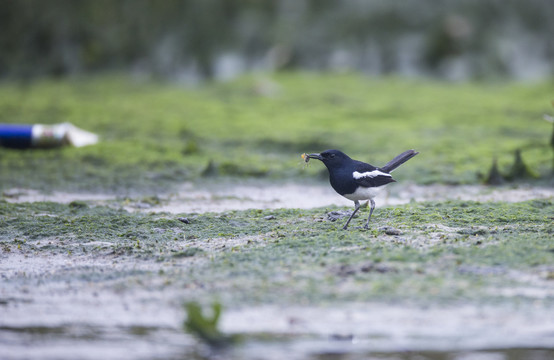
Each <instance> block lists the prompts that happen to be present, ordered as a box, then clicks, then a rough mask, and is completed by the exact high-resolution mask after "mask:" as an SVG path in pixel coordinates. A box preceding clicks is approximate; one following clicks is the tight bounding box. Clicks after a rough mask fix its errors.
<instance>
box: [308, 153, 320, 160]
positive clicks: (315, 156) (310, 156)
mask: <svg viewBox="0 0 554 360" xmlns="http://www.w3.org/2000/svg"><path fill="white" fill-rule="evenodd" d="M307 157H308V158H309V159H317V160H323V159H322V157H321V155H320V154H308V155H307Z"/></svg>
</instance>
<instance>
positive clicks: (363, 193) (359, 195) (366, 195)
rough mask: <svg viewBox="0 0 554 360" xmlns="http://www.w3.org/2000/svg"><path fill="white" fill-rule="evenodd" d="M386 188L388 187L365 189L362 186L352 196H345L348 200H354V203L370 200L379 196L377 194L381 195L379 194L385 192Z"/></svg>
mask: <svg viewBox="0 0 554 360" xmlns="http://www.w3.org/2000/svg"><path fill="white" fill-rule="evenodd" d="M385 186H386V185H382V186H377V187H370V188H364V187H361V186H360V187H358V188H357V189H356V191H354V192H353V193H352V194H344V195H343V196H344V197H345V198H347V199H348V200H352V201H356V200H369V199H373V198H374V197H375V196H377V194H379V192H380V191H381V190H383V188H384V187H385Z"/></svg>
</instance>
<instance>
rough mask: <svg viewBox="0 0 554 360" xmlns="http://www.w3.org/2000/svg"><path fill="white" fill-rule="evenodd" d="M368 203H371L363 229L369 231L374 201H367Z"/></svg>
mask: <svg viewBox="0 0 554 360" xmlns="http://www.w3.org/2000/svg"><path fill="white" fill-rule="evenodd" d="M369 201H371V209H370V210H369V216H368V217H367V221H366V223H365V226H364V229H369V219H371V214H373V209H375V201H373V199H369Z"/></svg>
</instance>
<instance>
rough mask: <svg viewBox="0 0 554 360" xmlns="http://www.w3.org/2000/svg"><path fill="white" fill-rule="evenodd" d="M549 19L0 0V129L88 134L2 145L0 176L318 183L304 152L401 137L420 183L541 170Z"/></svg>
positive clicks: (58, 183)
mask: <svg viewBox="0 0 554 360" xmlns="http://www.w3.org/2000/svg"><path fill="white" fill-rule="evenodd" d="M553 19H554V2H552V1H551V0H528V1H514V0H505V1H491V0H488V1H481V0H463V1H434V0H417V1H416V0H408V1H403V2H401V3H400V2H391V1H385V0H372V1H366V0H363V1H362V0H343V1H331V0H281V1H257V0H225V1H217V0H179V1H178V0H165V1H153V0H118V1H112V0H94V1H87V0H83V1H70V0H50V1H42V0H18V1H12V0H0V24H1V25H2V31H1V32H0V123H18V124H34V123H43V124H56V123H61V122H71V123H72V124H74V125H75V126H77V127H80V128H82V129H85V130H88V131H91V132H93V133H96V134H98V135H100V139H101V141H100V143H99V144H97V145H94V146H89V147H85V148H79V149H50V150H49V151H45V152H38V151H37V152H21V151H14V150H7V149H6V150H2V153H1V154H0V155H1V156H0V170H1V171H0V187H3V188H8V189H9V188H11V187H28V188H34V189H36V188H40V189H52V188H60V187H62V188H64V189H72V190H100V191H106V190H115V191H121V189H123V191H127V189H130V188H142V187H146V188H155V189H160V188H161V189H167V188H168V186H169V184H175V183H178V182H182V181H185V180H195V179H198V178H207V177H218V176H230V177H235V178H240V179H246V178H269V179H296V180H298V179H299V178H302V177H305V178H310V179H313V178H320V179H322V180H325V181H326V176H327V175H326V174H325V170H324V169H323V168H322V167H321V166H316V165H314V166H310V168H309V169H304V168H303V166H302V164H301V160H300V154H301V153H303V152H316V151H322V150H324V149H328V148H338V149H342V150H344V151H345V152H346V153H348V154H349V155H351V156H352V157H354V158H358V159H360V160H364V161H367V162H370V163H372V164H375V165H379V164H384V163H386V161H388V160H390V159H391V158H392V157H394V156H395V155H397V154H398V153H400V152H401V151H404V150H406V149H409V148H415V149H417V150H418V151H420V152H421V154H422V155H421V156H418V158H417V159H416V160H413V166H406V167H405V168H404V169H403V170H402V171H400V172H399V173H398V175H397V176H398V177H399V180H403V179H402V177H406V178H407V179H411V180H412V181H414V182H416V183H420V184H430V183H446V184H474V183H481V182H489V183H492V182H494V183H503V181H504V180H508V181H512V180H514V179H516V178H521V179H522V180H524V181H534V180H536V179H539V178H542V179H551V178H552V176H551V174H552V171H554V170H553V166H554V165H553V160H552V159H553V156H552V155H553V152H552V149H554V148H552V147H551V145H549V143H548V142H549V139H550V134H551V131H552V124H549V123H547V122H546V121H544V120H543V119H542V118H543V115H544V114H551V112H552V106H551V101H552V97H553V95H554V81H553V79H554V76H553V75H554V21H553ZM552 144H554V143H552ZM516 152H517V154H519V155H516ZM421 161H425V162H426V164H433V166H426V165H425V166H423V167H420V166H417V162H421ZM495 161H496V162H495ZM420 164H422V163H420ZM493 164H496V165H495V166H496V167H498V169H491V166H492V165H493ZM310 165H311V164H310ZM489 169H491V170H495V171H492V173H493V175H494V174H495V173H496V174H497V173H498V172H500V175H498V174H497V176H494V177H490V176H488V175H489V173H491V171H490V170H489ZM318 172H319V175H320V176H319V177H316V176H317V175H318ZM37 174H40V175H39V176H37ZM488 179H496V180H494V181H488ZM551 181H552V180H550V182H551ZM143 185H144V186H143Z"/></svg>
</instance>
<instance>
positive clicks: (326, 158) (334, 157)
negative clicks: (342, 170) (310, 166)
mask: <svg viewBox="0 0 554 360" xmlns="http://www.w3.org/2000/svg"><path fill="white" fill-rule="evenodd" d="M308 157H309V158H310V159H317V160H321V161H322V162H323V163H324V164H325V166H327V168H334V167H338V166H341V164H342V163H343V162H344V161H348V160H352V159H350V157H349V156H348V155H346V154H345V153H343V152H342V151H340V150H333V149H332V150H325V151H323V152H321V153H319V154H309V155H308Z"/></svg>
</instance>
